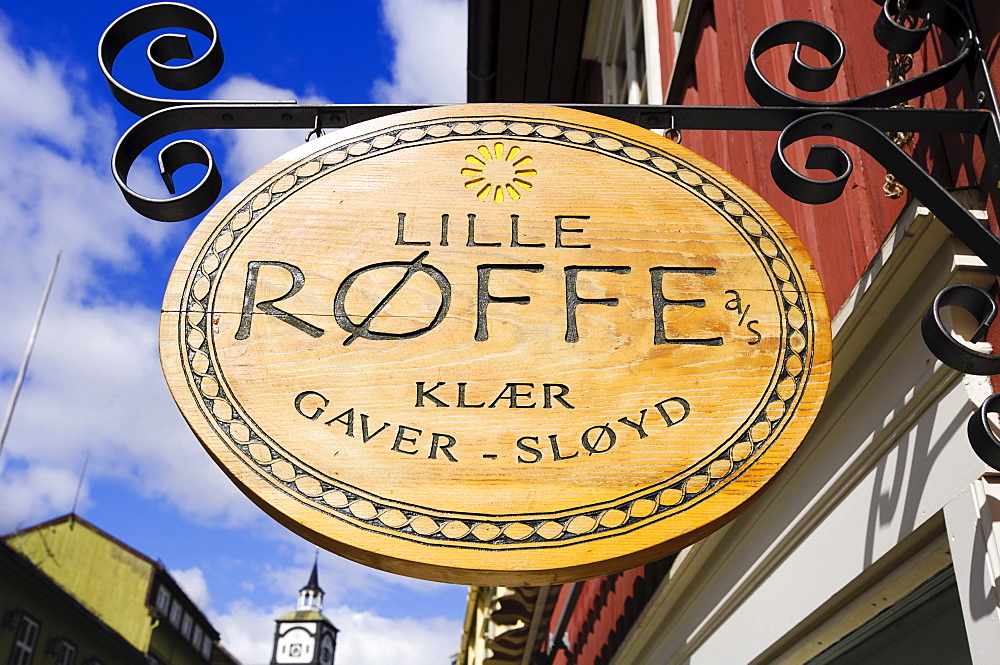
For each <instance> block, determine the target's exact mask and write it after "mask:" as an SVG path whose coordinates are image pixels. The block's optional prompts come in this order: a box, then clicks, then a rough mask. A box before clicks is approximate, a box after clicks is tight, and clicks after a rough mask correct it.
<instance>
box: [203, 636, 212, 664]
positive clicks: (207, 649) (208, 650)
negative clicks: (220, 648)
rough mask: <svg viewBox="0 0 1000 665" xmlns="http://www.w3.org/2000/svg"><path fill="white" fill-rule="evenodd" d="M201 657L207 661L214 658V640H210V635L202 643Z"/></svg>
mask: <svg viewBox="0 0 1000 665" xmlns="http://www.w3.org/2000/svg"><path fill="white" fill-rule="evenodd" d="M201 655H202V656H204V657H205V658H206V659H210V658H211V657H212V640H210V639H208V635H206V636H205V639H204V640H203V641H202V643H201Z"/></svg>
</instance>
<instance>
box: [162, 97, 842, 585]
mask: <svg viewBox="0 0 1000 665" xmlns="http://www.w3.org/2000/svg"><path fill="white" fill-rule="evenodd" d="M160 338H161V358H162V363H163V368H164V373H165V375H166V377H167V381H168V383H169V385H170V389H171V391H172V393H173V395H174V397H175V399H176V400H177V403H178V405H179V406H180V409H181V411H182V413H183V414H184V416H185V418H186V419H187V420H188V422H189V423H190V425H191V427H192V429H193V430H194V431H195V433H196V434H197V435H198V437H199V439H200V440H201V441H202V443H203V444H204V445H205V447H206V449H207V450H208V451H209V453H210V454H211V455H212V457H213V458H214V459H215V460H216V461H217V462H218V463H219V464H220V465H221V467H222V468H223V469H224V470H225V471H226V473H228V474H229V475H230V477H231V478H232V479H233V480H234V482H236V484H237V485H238V486H239V487H240V488H241V489H242V490H243V491H244V492H245V493H246V494H247V495H248V496H249V497H250V498H251V499H253V500H254V501H255V502H256V503H257V504H258V505H260V506H261V507H262V508H264V509H265V510H266V511H267V512H269V513H270V514H271V515H273V516H274V517H275V518H276V519H278V520H279V521H281V522H282V523H283V524H285V525H286V526H288V527H289V528H291V529H293V530H294V531H296V532H298V533H300V534H301V535H303V536H304V537H306V538H308V539H310V540H312V541H314V542H316V543H317V544H319V545H321V546H323V547H325V548H327V549H329V550H331V551H334V552H337V553H339V554H342V555H344V556H346V557H348V558H351V559H354V560H357V561H360V562H362V563H365V564H368V565H371V566H375V567H377V568H381V569H384V570H389V571H392V572H396V573H401V574H405V575H412V576H416V577H424V578H429V579H435V580H441V581H448V582H458V583H469V584H503V585H511V586H514V585H534V584H549V583H555V582H566V581H570V580H576V579H582V578H585V577H590V576H596V575H601V574H607V573H609V572H612V571H615V570H621V569H623V568H625V567H629V566H634V565H639V564H641V563H644V562H647V561H650V560H653V559H655V558H657V557H661V556H664V555H666V554H668V553H670V552H672V551H676V550H677V549H679V548H681V547H683V546H685V545H687V544H690V543H691V542H694V541H695V540H697V539H698V538H701V537H703V536H704V535H707V534H708V533H710V532H711V531H712V530H714V529H716V528H718V527H719V526H721V525H722V524H724V523H725V522H726V521H728V520H729V519H731V518H732V517H733V516H735V515H736V514H737V513H738V511H739V509H740V508H741V507H742V506H744V505H745V504H746V502H747V501H748V500H749V499H750V498H751V497H752V496H753V495H754V494H755V493H756V492H757V491H758V490H760V489H761V488H762V487H763V486H764V485H765V484H766V483H767V481H768V480H769V479H770V478H772V477H773V476H774V474H776V473H777V472H778V471H779V470H780V469H781V467H782V465H783V464H784V463H785V461H786V460H787V459H788V457H789V456H790V455H791V454H792V453H793V452H794V450H795V448H796V447H797V445H798V444H799V442H800V441H801V440H802V438H803V436H804V435H805V433H806V432H807V430H808V428H809V426H810V424H811V423H812V421H813V419H814V417H815V415H816V412H817V411H818V409H819V407H820V404H821V402H822V400H823V396H824V394H825V391H826V385H827V382H828V378H829V370H830V332H829V321H828V315H827V311H826V306H825V303H824V298H823V291H822V287H821V285H820V283H819V279H818V277H817V275H816V271H815V268H814V266H813V265H812V262H811V260H810V258H809V256H808V255H807V254H806V253H805V251H804V250H803V248H802V246H801V244H800V243H799V241H798V240H797V239H796V238H795V237H794V235H793V234H792V232H791V231H790V230H789V228H788V227H787V225H786V224H785V223H784V222H783V221H782V220H781V219H780V218H779V217H778V216H777V214H776V213H775V212H774V211H773V210H772V209H771V208H770V207H768V206H767V204H766V203H764V202H763V201H762V200H760V199H759V197H757V196H756V195H755V194H754V193H753V192H751V191H749V190H748V189H747V188H746V187H745V186H744V185H742V184H741V183H739V182H738V181H736V180H735V179H734V178H733V177H732V176H730V175H728V174H726V173H725V172H723V171H722V170H721V169H719V168H718V167H716V166H714V165H712V164H710V163H708V162H706V161H705V160H704V159H702V158H700V157H698V156H697V155H695V154H693V153H691V152H690V151H688V150H686V149H684V148H682V147H680V146H678V145H676V144H674V143H672V142H671V141H668V140H666V139H664V138H662V137H660V136H657V135H655V134H652V133H650V132H648V131H646V130H643V129H640V128H637V127H634V126H631V125H628V124H625V123H622V122H618V121H614V120H611V119H608V118H603V117H600V116H596V115H592V114H588V113H584V112H580V111H573V110H567V109H559V108H552V107H539V106H530V105H466V106H451V107H439V108H434V109H425V110H421V111H414V112H408V113H403V114H399V115H395V116H390V117H387V118H383V119H380V120H377V121H372V122H368V123H363V124H359V125H356V126H353V127H350V128H348V129H344V130H341V131H338V132H336V133H334V134H331V135H328V136H326V137H324V138H323V139H320V140H317V141H313V142H310V143H307V144H305V145H303V146H301V147H300V148H298V149H296V150H293V151H292V152H290V153H288V154H286V155H284V156H283V157H281V158H279V159H277V160H275V161H274V162H272V163H270V164H268V165H267V166H266V167H264V168H263V169H262V170H261V171H259V172H258V173H257V174H255V175H254V176H252V177H251V178H249V179H248V180H247V181H246V182H244V183H242V184H241V185H240V186H238V187H237V188H236V189H235V190H234V191H233V192H232V193H230V194H229V195H228V196H226V197H225V198H224V199H223V201H222V202H221V203H219V204H218V206H216V208H215V209H214V210H213V211H212V212H210V213H209V214H208V215H207V216H206V217H205V220H204V221H203V222H202V223H201V225H200V226H199V227H198V228H197V229H196V230H195V232H194V234H193V235H192V237H191V239H190V241H189V242H188V244H187V246H186V247H185V248H184V251H183V252H182V254H181V257H180V259H179V260H178V262H177V266H176V267H175V269H174V272H173V274H172V276H171V280H170V283H169V286H168V289H167V293H166V296H165V299H164V305H163V316H162V324H161V335H160Z"/></svg>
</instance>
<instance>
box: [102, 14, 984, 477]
mask: <svg viewBox="0 0 1000 665" xmlns="http://www.w3.org/2000/svg"><path fill="white" fill-rule="evenodd" d="M876 2H877V3H878V4H880V5H881V7H882V10H881V11H880V13H879V16H878V18H877V19H876V22H875V25H874V28H873V32H874V35H875V37H876V39H877V40H878V42H879V43H880V44H881V45H882V46H883V47H885V48H886V49H887V50H889V51H892V52H896V53H912V52H914V51H916V50H917V49H919V47H920V46H921V44H922V43H923V41H924V40H925V38H926V37H927V35H928V34H929V33H930V31H931V29H932V28H933V29H936V30H937V31H938V32H940V33H941V34H943V35H945V36H946V37H947V38H948V39H949V40H950V41H951V43H952V44H953V46H954V51H955V56H954V57H953V58H952V59H951V60H949V61H948V62H946V63H944V64H942V65H940V66H939V67H936V68H934V69H932V70H930V71H927V72H924V73H922V74H919V75H916V76H913V77H911V78H909V79H907V80H905V81H902V82H899V83H895V84H892V85H890V86H888V87H886V88H884V89H881V90H877V91H872V92H868V93H865V94H862V95H859V96H856V97H853V98H850V99H845V100H841V101H837V102H823V103H818V102H813V101H810V100H806V99H801V98H798V97H795V96H793V95H790V94H788V93H786V92H784V91H782V90H781V89H780V88H779V87H777V86H776V85H774V84H773V83H772V82H770V81H769V80H768V79H767V78H766V77H765V76H764V74H763V72H762V71H761V69H760V67H759V66H758V63H757V61H758V58H760V56H761V55H762V54H764V53H765V52H767V51H768V50H770V49H772V48H775V47H777V46H780V45H784V44H795V53H794V56H793V58H792V61H791V63H790V65H789V71H788V79H789V82H791V83H792V84H793V85H794V86H795V87H796V88H798V89H801V90H805V91H819V90H823V89H827V88H829V87H830V86H831V85H832V84H833V83H834V82H835V81H836V79H837V76H838V74H839V71H840V67H841V64H842V62H843V60H844V57H845V54H846V48H845V45H844V43H843V41H842V40H841V38H840V37H839V36H838V35H837V34H836V33H835V32H834V31H833V30H831V29H829V28H828V27H826V26H823V25H821V24H819V23H815V22H812V21H802V20H793V21H784V22H781V23H778V24H775V25H773V26H771V27H769V28H767V29H765V30H764V31H763V32H761V33H760V35H759V36H758V37H757V39H756V40H755V41H754V42H753V45H752V46H751V49H750V53H749V55H748V59H747V63H746V67H745V70H744V80H745V84H746V86H747V89H748V90H749V92H750V93H751V95H752V96H753V98H754V99H755V101H756V102H757V103H758V104H760V106H758V107H719V106H707V107H706V106H675V105H665V106H643V105H566V106H570V107H572V108H578V109H582V110H587V111H590V112H593V113H599V114H603V115H606V116H610V117H614V118H618V119H621V120H624V121H626V122H631V123H633V124H636V125H639V126H642V127H646V128H649V129H673V130H697V129H703V130H721V131H734V130H737V131H776V132H780V137H779V139H778V142H777V146H776V149H775V153H774V155H773V157H772V160H771V170H772V176H773V178H774V180H775V182H776V184H778V185H779V187H780V188H781V189H782V190H783V191H784V192H785V193H787V194H788V195H789V196H791V197H793V198H795V199H797V200H799V201H803V202H806V203H813V204H816V203H825V202H829V201H833V200H835V199H836V198H838V197H839V196H840V195H841V193H842V192H843V190H844V186H845V184H846V182H847V179H848V178H849V176H850V173H851V168H852V165H851V160H850V158H849V156H848V155H847V154H846V153H845V152H844V151H843V150H842V149H841V148H839V147H836V146H832V145H814V146H812V148H811V150H810V153H809V158H808V161H807V163H806V167H807V168H819V169H823V170H826V171H828V172H830V174H831V177H830V178H828V179H824V180H820V179H816V178H810V177H807V176H805V175H803V174H801V173H799V172H798V171H796V169H795V168H794V167H792V166H791V165H790V164H789V162H788V161H787V159H786V158H785V156H784V150H785V149H786V148H787V147H788V146H789V145H790V144H792V143H794V142H796V141H801V140H804V139H812V138H814V137H822V136H830V137H836V138H840V139H843V140H846V141H848V142H850V143H852V144H854V145H856V146H858V147H859V148H860V149H862V150H863V151H864V152H866V153H867V154H869V155H870V156H872V157H873V158H874V159H875V160H877V161H878V162H879V163H880V164H882V165H883V166H884V167H886V169H887V170H888V171H890V172H891V173H893V174H894V175H895V176H896V177H897V179H898V180H899V181H900V182H901V183H902V184H904V185H905V186H906V187H908V188H909V189H911V190H913V191H919V192H920V193H921V194H920V201H921V203H922V204H923V205H925V206H926V207H927V208H928V209H929V210H930V211H931V212H932V213H933V214H934V215H935V216H936V217H937V218H938V219H940V220H941V221H942V222H943V223H944V224H945V225H946V226H947V227H948V228H949V229H950V230H951V231H952V233H954V234H955V235H956V236H957V237H958V238H959V239H961V240H962V241H963V242H964V243H965V244H966V245H967V246H968V247H969V249H970V250H971V251H973V252H974V253H975V254H976V255H978V256H979V257H980V258H981V259H982V260H983V261H984V262H985V263H986V265H987V266H988V267H989V268H990V270H991V271H992V272H993V273H994V274H998V275H1000V240H998V239H997V238H996V236H994V235H993V234H992V233H991V232H990V231H989V230H988V229H987V228H985V227H984V226H983V225H982V224H981V223H980V222H979V220H977V219H976V218H975V217H974V216H973V215H972V214H971V213H970V212H969V211H968V210H967V209H966V208H965V207H964V206H963V205H961V204H960V203H959V202H958V201H957V200H956V199H955V198H954V197H953V196H952V195H951V194H950V193H949V192H948V191H947V190H946V189H945V188H944V187H942V186H941V185H940V183H938V182H937V181H936V180H935V179H934V178H933V177H932V176H931V175H930V174H929V173H927V171H926V170H925V169H924V168H923V167H922V166H921V165H920V164H919V163H917V162H916V161H915V160H914V159H913V158H912V157H910V156H909V155H908V154H907V153H906V152H905V151H903V150H901V149H900V148H899V147H898V146H897V145H895V144H894V143H893V142H892V140H891V139H890V138H888V137H887V136H886V132H897V131H919V132H929V133H963V134H971V135H976V136H977V137H978V138H979V140H980V142H981V144H982V145H983V147H984V152H985V153H986V154H987V155H988V158H987V165H986V167H985V170H984V173H983V176H982V181H983V182H984V185H983V186H984V188H986V189H988V190H989V191H992V192H993V193H994V194H995V195H996V194H1000V192H998V190H997V185H998V184H1000V162H998V161H997V159H998V155H1000V124H998V120H997V109H996V101H995V95H994V92H993V90H992V88H991V87H990V85H989V78H988V70H987V69H986V65H985V60H984V57H983V51H982V48H981V45H980V43H979V41H978V39H977V36H976V34H975V31H974V30H973V27H972V25H971V23H970V21H969V20H968V19H967V17H966V16H965V14H964V13H963V12H962V11H961V10H960V9H958V8H956V7H955V6H954V5H952V4H951V3H950V2H947V1H946V0H909V2H908V3H907V11H908V12H909V13H910V14H911V15H912V16H914V17H915V20H916V25H911V26H909V27H908V26H905V25H903V22H902V21H901V20H900V12H899V7H898V6H897V0H885V1H884V2H880V1H879V0H876ZM170 29H182V30H189V31H194V32H198V33H200V34H202V35H204V36H205V37H206V38H207V39H208V40H209V46H208V47H207V49H206V50H205V52H204V53H203V54H201V55H197V56H196V55H195V54H194V53H193V52H192V49H191V46H190V44H189V42H188V39H187V38H186V37H185V36H184V35H182V34H174V33H171V32H163V31H167V30H170ZM154 32H161V33H162V34H158V35H157V36H155V37H154V38H152V39H151V41H150V42H149V44H148V47H147V49H146V58H147V61H148V63H149V66H150V68H151V70H152V72H153V74H154V77H155V78H156V81H157V82H158V83H159V84H160V85H162V86H163V87H164V88H167V89H169V90H174V91H190V90H196V89H198V88H200V87H202V86H204V85H206V84H207V83H209V82H210V81H212V80H213V79H214V77H215V76H216V75H217V74H218V73H219V71H220V70H221V67H222V63H223V59H224V56H223V50H222V45H221V41H220V38H219V35H218V30H217V29H216V26H215V24H214V23H213V22H212V21H211V19H210V18H209V17H208V16H207V15H205V14H204V13H202V12H200V11H198V10H197V9H194V8H192V7H189V6H187V5H183V4H180V3H175V2H160V3H154V4H151V5H146V6H144V7H140V8H138V9H135V10H133V11H131V12H128V13H126V14H124V15H122V16H121V17H119V18H118V19H116V20H115V21H114V22H113V23H112V24H111V25H110V26H109V27H108V28H107V30H106V31H105V32H104V34H103V35H102V37H101V40H100V43H99V47H98V59H99V61H100V66H101V69H102V72H103V74H104V76H105V79H106V80H107V83H108V86H109V88H110V90H111V93H112V95H113V96H114V97H115V99H116V100H118V101H119V103H121V104H122V106H123V107H125V108H126V109H128V110H129V111H132V112H133V113H135V114H136V115H138V116H140V118H139V120H138V121H137V122H136V123H135V124H133V125H132V126H131V127H130V128H129V129H128V130H126V131H125V132H124V134H123V135H122V137H121V138H120V140H119V141H118V144H117V146H116V147H115V151H114V155H113V163H112V170H113V174H114V177H115V180H116V182H117V183H118V186H119V188H120V189H121V191H122V194H123V196H124V197H125V199H126V201H127V202H128V203H129V205H130V206H132V207H133V208H134V209H135V210H136V211H138V212H139V213H140V214H142V215H143V216H145V217H148V218H151V219H154V220H158V221H180V220H185V219H190V218H193V217H196V216H198V215H200V214H201V213H203V212H205V211H206V210H207V209H208V208H210V207H211V206H212V204H213V203H214V202H215V200H216V199H217V198H218V196H219V194H220V192H221V189H222V178H221V175H220V174H219V171H218V168H217V166H216V162H215V159H214V157H213V156H212V154H211V151H210V150H209V149H208V148H207V147H206V146H205V145H203V144H202V143H199V142H197V141H192V140H187V139H185V140H180V141H174V142H171V143H170V144H169V145H167V146H166V147H165V148H163V149H162V150H161V151H160V152H159V155H158V162H159V167H160V172H161V177H162V179H163V182H164V184H165V185H166V187H167V190H168V192H169V194H170V196H168V197H156V196H148V195H144V194H141V193H139V192H137V191H135V190H133V189H132V188H131V187H130V186H129V185H128V175H129V171H130V170H131V167H132V165H133V164H134V162H135V161H136V159H137V158H138V157H139V155H141V154H142V153H143V151H144V150H146V149H147V148H148V147H150V146H151V145H153V144H154V143H156V142H157V141H159V140H161V139H164V138H167V137H169V136H171V135H173V134H175V133H177V132H181V131H186V130H204V129H241V128H273V129H289V128H292V129H303V130H313V131H320V130H322V129H323V128H336V127H345V126H348V125H352V124H354V123H357V122H361V121H364V120H370V119H373V118H378V117H381V116H384V115H388V114H393V113H399V112H402V111H407V110H413V109H417V108H422V106H421V105H304V104H297V103H295V102H294V101H280V100H272V101H261V102H258V101H247V102H241V101H230V100H222V101H218V100H206V99H172V98H167V97H152V96H147V95H143V94H140V93H138V92H135V91H133V90H131V89H129V88H128V87H127V86H126V85H123V84H122V83H120V82H119V81H118V80H116V79H115V78H114V74H113V68H114V64H115V60H116V59H117V58H118V56H119V54H120V53H121V52H122V49H123V48H124V47H125V46H126V45H127V44H128V43H130V42H132V41H133V40H135V39H138V38H140V37H143V36H145V35H147V34H149V33H154ZM803 46H806V47H809V48H812V49H815V50H816V51H818V52H819V53H821V54H822V55H823V56H824V57H825V58H826V60H827V62H828V64H827V65H826V66H821V67H815V66H811V65H808V64H806V63H805V62H804V61H803V60H802V58H801V57H800V54H801V49H802V47H803ZM178 59H179V60H186V61H188V62H186V63H185V64H182V65H179V66H175V65H171V64H168V63H170V62H171V61H173V60H178ZM963 71H965V72H966V73H967V74H968V76H969V80H970V81H972V84H973V86H975V88H974V89H976V90H978V93H979V94H978V95H977V101H978V102H979V106H980V108H975V109H916V108H889V107H893V106H895V105H898V104H901V103H904V102H906V101H908V100H911V99H914V98H915V97H918V96H921V95H924V94H926V93H928V92H930V91H932V90H935V89H938V88H940V87H941V86H943V85H945V84H946V83H948V82H949V81H951V80H953V79H954V78H955V77H956V76H957V75H958V74H959V73H960V72H963ZM192 164H200V165H201V166H202V167H204V170H205V172H204V175H203V177H202V178H201V179H200V180H199V182H198V183H196V184H195V185H194V186H193V187H191V188H190V189H189V190H188V191H184V192H180V193H177V192H176V191H175V188H174V183H173V174H174V173H175V172H176V171H177V170H178V169H180V168H181V167H183V166H186V165H192ZM990 305H993V307H992V309H991V308H990ZM946 306H958V307H961V308H964V309H967V310H969V311H971V312H973V313H974V315H976V316H977V318H978V320H979V324H980V326H979V331H978V333H977V335H976V339H980V338H982V337H983V336H984V335H985V333H986V331H987V329H988V328H989V325H990V323H991V322H992V319H993V316H994V315H995V309H996V307H995V304H994V303H993V297H992V296H991V295H990V294H989V293H987V292H985V291H982V290H980V289H978V288H976V287H971V286H968V285H960V286H950V287H948V288H947V289H945V290H944V291H942V292H941V293H940V294H939V295H938V297H937V298H935V301H934V303H933V304H932V305H931V307H930V308H929V309H928V311H927V314H926V315H925V316H924V319H923V323H922V331H923V336H924V339H925V341H926V343H927V345H928V348H929V349H930V350H931V352H932V353H933V354H934V355H935V356H936V357H937V358H938V359H939V360H941V361H942V362H943V363H945V364H946V365H948V366H949V367H952V368H954V369H956V370H958V371H961V372H967V373H977V374H997V373H1000V356H994V355H990V354H984V353H981V352H979V351H975V350H974V349H972V348H971V347H969V346H966V345H963V344H961V343H960V342H958V341H956V340H955V339H954V337H953V336H952V335H951V333H950V331H949V330H948V329H947V328H946V326H945V324H944V322H943V319H942V318H941V316H940V310H941V308H943V307H946ZM991 412H1000V395H993V396H992V397H990V398H989V399H987V400H986V402H985V403H984V404H983V405H982V407H981V408H980V409H979V411H978V412H977V413H976V414H974V415H973V417H972V419H971V420H970V422H969V436H970V441H971V442H972V446H973V449H974V450H975V451H976V453H977V454H978V455H979V456H980V457H981V458H982V459H983V460H984V461H985V462H986V463H987V464H989V465H990V466H991V467H993V468H994V469H997V470H1000V439H998V438H997V436H996V435H995V434H994V433H993V431H992V430H991V428H990V427H989V424H988V418H987V417H988V414H989V413H991Z"/></svg>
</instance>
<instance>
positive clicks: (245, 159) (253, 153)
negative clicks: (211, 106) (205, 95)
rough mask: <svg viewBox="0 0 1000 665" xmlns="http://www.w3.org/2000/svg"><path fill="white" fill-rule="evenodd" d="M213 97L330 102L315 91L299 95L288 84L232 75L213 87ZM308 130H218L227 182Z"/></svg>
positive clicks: (299, 142) (288, 146) (283, 150)
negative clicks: (273, 83) (223, 149)
mask: <svg viewBox="0 0 1000 665" xmlns="http://www.w3.org/2000/svg"><path fill="white" fill-rule="evenodd" d="M212 97H213V98H214V99H231V100H243V101H261V100H270V101H275V100H277V101H291V100H296V101H298V103H300V104H329V103H330V101H329V100H328V99H324V98H323V97H318V96H316V95H305V96H299V95H296V94H295V92H293V91H292V90H289V89H287V88H279V87H277V86H274V85H270V84H268V83H263V82H261V81H258V80H257V79H254V78H252V77H249V76H234V77H232V78H230V79H229V80H227V81H226V82H225V83H223V84H222V85H220V86H219V87H218V88H216V89H215V90H214V91H213V93H212ZM307 133H308V130H305V129H238V130H231V129H228V130H225V131H222V132H219V135H220V136H221V138H222V142H223V144H224V145H225V146H226V157H225V161H224V162H223V165H222V172H223V175H224V176H226V180H227V181H228V182H232V183H237V182H242V181H243V180H245V179H246V178H247V176H249V175H250V174H251V173H253V172H254V171H256V170H257V169H259V168H260V167H262V166H264V165H265V164H267V163H268V162H270V161H271V160H273V159H274V158H275V157H279V156H281V155H283V154H284V153H286V152H288V151H289V150H291V149H292V148H295V147H297V146H300V145H302V143H303V142H304V141H305V137H306V134H307Z"/></svg>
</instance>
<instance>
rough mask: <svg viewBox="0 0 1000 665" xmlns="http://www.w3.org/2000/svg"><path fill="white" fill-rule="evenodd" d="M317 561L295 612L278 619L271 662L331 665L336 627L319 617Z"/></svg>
mask: <svg viewBox="0 0 1000 665" xmlns="http://www.w3.org/2000/svg"><path fill="white" fill-rule="evenodd" d="M317 563H318V561H317V562H313V569H312V574H311V575H310V576H309V582H308V583H307V584H306V585H305V586H304V587H302V588H301V589H300V590H299V600H298V603H297V604H296V607H295V611H294V612H289V613H288V614H285V615H284V616H282V617H280V618H278V619H277V620H276V621H275V623H276V624H277V625H276V626H275V630H274V651H273V653H272V656H271V665H333V652H334V651H335V650H336V648H337V628H336V627H335V626H334V625H333V624H332V623H330V620H329V619H327V618H326V617H325V616H323V589H322V588H320V586H319V571H318V569H317Z"/></svg>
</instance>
